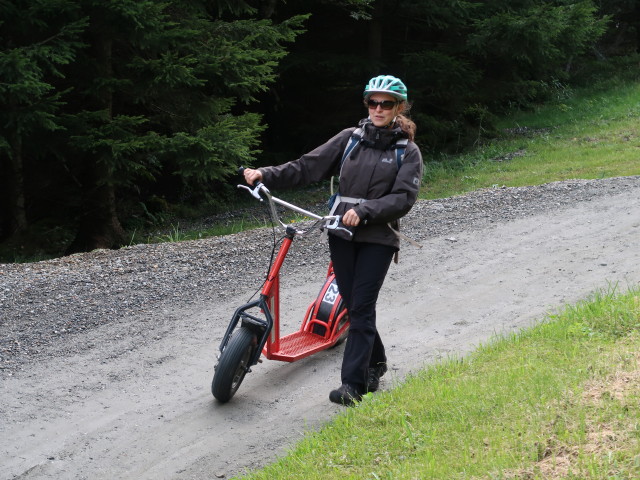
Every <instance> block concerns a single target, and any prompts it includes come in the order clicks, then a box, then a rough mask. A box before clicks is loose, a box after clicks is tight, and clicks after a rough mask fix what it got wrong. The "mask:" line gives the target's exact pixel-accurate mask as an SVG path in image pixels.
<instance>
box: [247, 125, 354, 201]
mask: <svg viewBox="0 0 640 480" xmlns="http://www.w3.org/2000/svg"><path fill="white" fill-rule="evenodd" d="M354 130H355V128H347V129H345V130H342V131H341V132H340V133H338V134H337V135H335V136H334V137H332V138H331V139H329V140H328V141H327V142H326V143H324V144H322V145H320V146H319V147H317V148H315V149H314V150H312V151H311V152H309V153H306V154H304V155H302V156H301V157H300V158H299V159H297V160H293V161H291V162H288V163H284V164H282V165H277V166H273V167H262V168H259V169H258V170H259V171H260V172H261V173H262V182H263V183H264V184H265V185H266V186H267V187H268V188H294V187H301V186H305V185H309V184H310V183H313V182H319V181H320V180H324V179H327V178H330V177H331V175H334V174H337V173H338V170H339V168H340V160H341V159H342V154H343V153H344V149H345V147H346V146H347V142H348V141H349V138H351V134H352V133H353V131H354Z"/></svg>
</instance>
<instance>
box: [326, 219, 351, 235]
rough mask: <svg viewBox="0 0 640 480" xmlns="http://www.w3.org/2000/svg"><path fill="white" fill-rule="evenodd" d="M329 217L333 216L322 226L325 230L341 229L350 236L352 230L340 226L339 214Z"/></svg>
mask: <svg viewBox="0 0 640 480" xmlns="http://www.w3.org/2000/svg"><path fill="white" fill-rule="evenodd" d="M331 218H333V221H332V222H331V223H329V220H327V223H326V224H325V226H324V227H325V228H326V229H327V230H342V231H343V232H347V233H348V234H349V236H350V237H352V236H353V232H352V231H351V230H349V229H348V228H344V227H341V226H340V218H341V217H340V215H334V216H333V217H331Z"/></svg>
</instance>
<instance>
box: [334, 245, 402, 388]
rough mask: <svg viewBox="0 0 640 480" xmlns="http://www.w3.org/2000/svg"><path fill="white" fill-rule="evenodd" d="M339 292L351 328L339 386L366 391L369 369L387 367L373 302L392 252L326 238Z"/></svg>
mask: <svg viewBox="0 0 640 480" xmlns="http://www.w3.org/2000/svg"><path fill="white" fill-rule="evenodd" d="M329 250H330V252H331V260H332V261H333V270H334V272H335V274H336V282H337V283H338V289H339V290H340V294H341V295H342V298H343V299H344V301H345V305H346V306H347V311H348V312H349V319H350V322H351V325H350V327H349V336H348V337H347V344H346V346H345V349H344V357H343V359H342V383H346V384H349V385H353V386H355V387H357V388H359V389H360V390H361V391H362V392H364V391H365V390H366V386H367V378H368V369H369V367H370V366H371V367H373V366H375V365H377V364H378V363H386V361H387V357H386V355H385V351H384V345H383V344H382V340H381V339H380V335H379V334H378V329H377V328H376V302H377V300H378V293H380V289H381V288H382V284H383V282H384V278H385V276H386V275H387V271H388V270H389V265H390V264H391V259H392V258H393V254H394V253H395V251H396V250H395V249H394V248H393V247H390V246H388V245H379V244H376V243H359V242H350V241H347V240H343V239H341V238H338V237H336V236H335V235H329Z"/></svg>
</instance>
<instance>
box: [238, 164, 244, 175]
mask: <svg viewBox="0 0 640 480" xmlns="http://www.w3.org/2000/svg"><path fill="white" fill-rule="evenodd" d="M238 173H239V174H240V175H244V167H243V166H242V165H240V166H239V167H238Z"/></svg>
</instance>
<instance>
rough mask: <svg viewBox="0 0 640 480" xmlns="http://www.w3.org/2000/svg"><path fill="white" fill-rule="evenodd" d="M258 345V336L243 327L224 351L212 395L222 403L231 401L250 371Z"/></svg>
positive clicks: (214, 378) (215, 376)
mask: <svg viewBox="0 0 640 480" xmlns="http://www.w3.org/2000/svg"><path fill="white" fill-rule="evenodd" d="M256 344H257V337H256V334H255V333H253V332H252V331H251V330H249V329H248V328H246V327H241V328H239V329H238V330H236V332H235V333H234V334H233V336H232V337H231V339H230V340H229V343H228V344H227V346H226V347H225V349H224V350H223V351H222V354H221V355H220V360H219V361H218V365H217V366H216V371H215V374H214V375H213V381H212V382H211V393H213V396H214V397H215V398H216V399H217V400H218V401H219V402H221V403H226V402H228V401H229V400H231V397H233V395H234V394H235V393H236V391H238V387H240V384H241V383H242V380H244V376H245V375H246V374H247V371H248V370H249V367H250V365H249V362H250V361H251V356H252V354H253V352H254V348H255V346H256Z"/></svg>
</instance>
